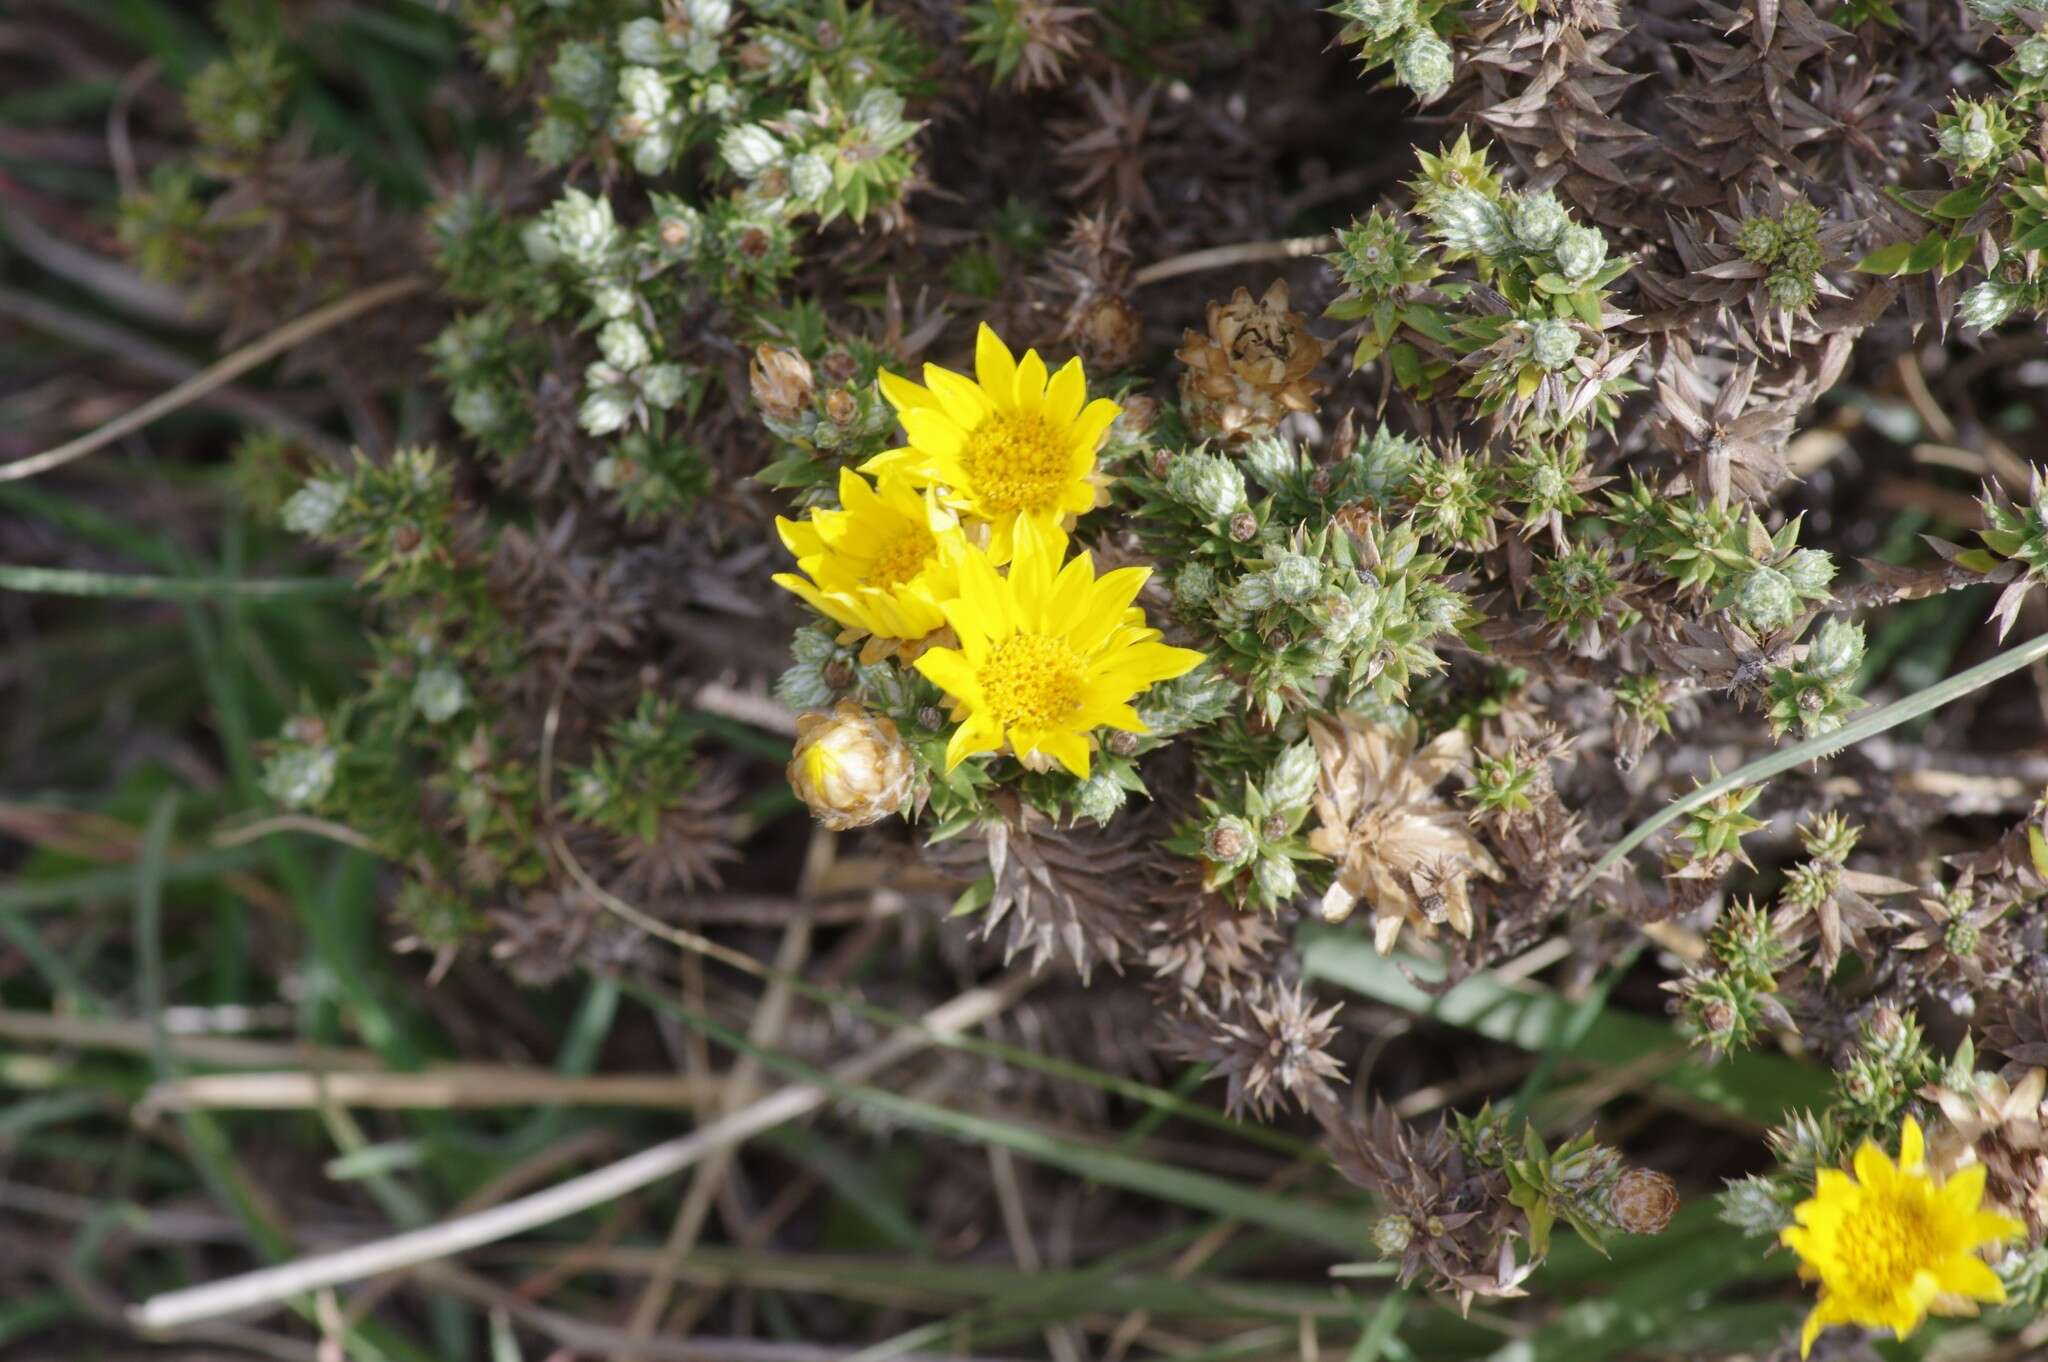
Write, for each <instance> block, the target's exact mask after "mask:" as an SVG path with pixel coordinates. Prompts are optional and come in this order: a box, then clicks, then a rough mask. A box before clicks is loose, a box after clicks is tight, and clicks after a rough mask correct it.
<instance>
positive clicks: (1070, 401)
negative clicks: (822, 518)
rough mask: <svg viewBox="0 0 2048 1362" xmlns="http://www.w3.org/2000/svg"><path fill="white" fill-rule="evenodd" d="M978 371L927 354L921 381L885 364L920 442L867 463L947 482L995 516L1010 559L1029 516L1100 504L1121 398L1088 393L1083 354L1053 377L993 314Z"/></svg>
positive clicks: (981, 516) (996, 537) (996, 538)
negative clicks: (995, 324) (1107, 445)
mask: <svg viewBox="0 0 2048 1362" xmlns="http://www.w3.org/2000/svg"><path fill="white" fill-rule="evenodd" d="M974 374H975V376H974V378H972V379H970V378H968V377H967V376H966V375H965V374H956V373H954V372H953V371H952V370H950V369H942V368H940V367H939V366H938V365H936V364H927V365H925V366H924V386H922V387H920V386H919V385H917V384H915V383H912V382H911V381H910V380H909V379H906V378H902V377H899V376H898V375H896V374H892V373H890V372H888V371H887V370H883V372H882V376H881V382H882V395H883V396H884V397H886V398H888V399H889V404H890V405H891V406H893V407H895V408H896V414H897V417H898V419H899V420H901V421H902V422H903V430H904V433H905V434H906V435H908V436H909V439H910V443H909V444H907V445H905V446H903V447H902V448H900V449H891V450H888V451H886V452H884V453H881V454H878V455H876V456H875V457H874V458H872V459H870V460H868V461H867V462H866V463H865V464H863V465H862V466H861V471H863V472H867V473H875V474H878V475H879V474H882V473H885V472H889V473H901V474H903V475H904V476H907V477H909V478H910V479H912V480H913V481H914V482H916V483H918V484H919V485H925V484H932V483H936V484H939V485H941V486H943V487H945V488H946V489H947V492H946V495H947V498H948V500H949V501H950V502H951V503H952V504H954V505H956V506H958V507H959V508H960V509H961V510H963V511H965V512H966V513H967V514H968V515H969V516H972V517H974V518H975V519H978V520H984V521H987V522H988V524H989V550H990V552H992V553H993V554H994V555H995V556H996V561H998V562H1001V561H1003V560H1005V559H1007V558H1008V557H1009V556H1010V540H1011V536H1012V534H1013V533H1014V529H1015V526H1016V524H1017V522H1018V521H1019V520H1020V519H1028V520H1030V521H1032V522H1034V523H1035V524H1037V525H1038V526H1039V527H1040V528H1041V529H1046V530H1050V529H1054V528H1058V527H1061V526H1063V525H1064V524H1066V523H1067V522H1068V519H1069V517H1072V516H1077V515H1079V514H1081V513H1082V512H1083V511H1086V510H1089V509H1090V508H1091V507H1093V506H1094V505H1095V504H1096V491H1097V485H1096V482H1095V480H1094V479H1093V478H1092V477H1091V474H1092V473H1093V472H1094V470H1095V447H1096V446H1097V445H1099V444H1101V443H1102V437H1103V435H1104V434H1105V433H1106V432H1107V431H1108V430H1109V427H1110V423H1111V422H1113V421H1115V420H1116V418H1117V413H1118V411H1119V410H1121V408H1119V407H1118V406H1117V404H1116V403H1114V402H1112V401H1110V400H1109V399H1108V398H1106V397H1098V398H1096V399H1095V400H1094V401H1092V402H1091V401H1089V400H1088V382H1087V379H1086V378H1084V377H1083V376H1082V373H1081V361H1080V360H1078V359H1073V360H1068V361H1067V363H1066V365H1065V367H1063V368H1062V369H1061V370H1060V371H1059V372H1058V373H1056V374H1054V375H1052V376H1051V377H1050V378H1047V377H1046V369H1045V361H1044V360H1042V359H1040V358H1039V357H1038V352H1037V351H1036V350H1026V351H1025V352H1024V358H1023V359H1022V360H1018V359H1016V358H1014V357H1013V356H1012V355H1011V354H1010V349H1009V347H1008V346H1006V345H1004V344H1003V343H1002V341H1001V340H1000V339H998V338H997V336H996V333H995V332H994V331H991V330H990V329H989V327H988V324H987V323H986V322H984V323H982V327H981V331H980V333H979V335H978V336H977V337H976V340H975V346H974Z"/></svg>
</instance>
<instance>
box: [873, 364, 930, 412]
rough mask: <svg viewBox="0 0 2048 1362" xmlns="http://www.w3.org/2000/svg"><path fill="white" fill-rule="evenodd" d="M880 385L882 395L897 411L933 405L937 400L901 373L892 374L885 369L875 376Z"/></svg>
mask: <svg viewBox="0 0 2048 1362" xmlns="http://www.w3.org/2000/svg"><path fill="white" fill-rule="evenodd" d="M876 378H877V381H878V382H880V383H881V385H882V396H883V397H885V398H887V399H888V401H889V405H890V406H892V407H894V408H896V410H897V411H898V412H905V411H911V410H914V409H915V408H918V407H935V406H937V405H938V404H939V400H938V399H937V398H936V397H933V396H932V395H931V394H930V393H928V392H926V391H925V390H924V389H923V388H920V387H919V386H918V385H917V384H915V383H912V382H911V381H910V380H909V379H907V378H905V377H903V376H902V375H901V374H892V373H890V372H889V371H888V370H887V369H884V370H882V372H881V373H880V374H878V375H877V376H876Z"/></svg>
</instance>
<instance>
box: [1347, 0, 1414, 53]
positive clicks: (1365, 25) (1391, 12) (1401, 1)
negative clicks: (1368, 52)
mask: <svg viewBox="0 0 2048 1362" xmlns="http://www.w3.org/2000/svg"><path fill="white" fill-rule="evenodd" d="M1331 12H1332V13H1333V14H1335V15H1336V16H1337V17H1338V18H1340V19H1344V20H1348V21H1349V22H1351V23H1354V24H1356V25H1358V27H1359V29H1360V30H1361V32H1362V36H1364V37H1365V38H1367V39H1368V40H1370V41H1372V42H1376V43H1383V42H1385V41H1387V39H1389V38H1391V37H1393V36H1394V35H1396V34H1397V33H1399V32H1401V30H1403V29H1405V28H1407V27H1408V26H1409V25H1411V24H1413V23H1414V22H1415V21H1416V14H1415V0H1343V3H1342V4H1340V5H1338V6H1337V7H1336V8H1335V9H1334V10H1332V11H1331Z"/></svg>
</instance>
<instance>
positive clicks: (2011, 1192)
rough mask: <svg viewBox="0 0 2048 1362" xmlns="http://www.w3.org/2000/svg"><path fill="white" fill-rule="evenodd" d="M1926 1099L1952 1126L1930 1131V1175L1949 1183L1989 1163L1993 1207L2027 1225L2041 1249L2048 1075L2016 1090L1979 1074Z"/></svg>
mask: <svg viewBox="0 0 2048 1362" xmlns="http://www.w3.org/2000/svg"><path fill="white" fill-rule="evenodd" d="M1920 1095H1921V1096H1922V1097H1924V1098H1926V1099H1927V1100H1928V1101H1930V1102H1932V1103H1934V1104H1935V1105H1936V1106H1938V1107H1940V1108H1941V1114H1942V1117H1943V1118H1944V1122H1945V1124H1943V1125H1939V1126H1936V1127H1935V1128H1934V1129H1933V1130H1931V1131H1929V1132H1928V1138H1927V1164H1928V1168H1929V1170H1930V1171H1932V1172H1934V1173H1935V1174H1936V1175H1938V1176H1944V1177H1945V1176H1948V1175H1950V1174H1953V1173H1955V1172H1957V1171H1959V1170H1960V1169H1963V1168H1966V1167H1968V1166H1969V1165H1971V1164H1973V1163H1977V1164H1982V1165H1983V1166H1984V1174H1985V1180H1984V1192H1985V1198H1984V1199H1985V1202H1986V1203H1987V1205H1989V1206H1990V1207H1993V1208H1996V1209H1999V1210H2003V1211H2005V1212H2007V1213H2008V1214H2011V1215H2015V1216H2018V1217H2019V1218H2020V1219H2022V1220H2024V1221H2025V1222H2026V1224H2027V1235H2028V1238H2029V1240H2030V1241H2031V1242H2033V1243H2036V1244H2038V1243H2040V1242H2041V1240H2042V1238H2043V1236H2044V1235H2048V1069H2029V1070H2027V1071H2026V1072H2025V1073H2024V1075H2022V1076H2021V1078H2020V1079H2019V1081H2017V1082H2014V1083H2008V1082H2007V1081H2006V1080H2005V1079H2003V1078H1999V1077H1996V1076H1994V1075H1992V1074H1973V1075H1971V1078H1970V1082H1969V1083H1968V1084H1966V1085H1963V1086H1962V1087H1960V1088H1948V1087H1940V1086H1935V1087H1928V1088H1924V1089H1922V1090H1921V1093H1920Z"/></svg>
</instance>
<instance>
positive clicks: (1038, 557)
mask: <svg viewBox="0 0 2048 1362" xmlns="http://www.w3.org/2000/svg"><path fill="white" fill-rule="evenodd" d="M1013 538H1014V544H1015V554H1014V556H1013V557H1012V558H1011V560H1010V570H1009V575H1008V576H1007V577H1004V576H999V575H998V574H997V572H996V567H995V564H994V563H993V562H992V561H991V560H990V556H989V555H988V554H985V553H982V552H980V551H978V550H973V549H970V550H969V551H968V552H967V553H966V554H964V555H963V556H962V557H961V559H960V569H959V582H960V595H959V598H958V599H956V600H951V601H946V602H944V603H943V604H942V605H941V607H940V608H941V609H942V610H943V611H944V612H945V616H946V619H947V621H948V622H949V623H951V624H952V626H953V632H954V633H956V634H957V635H959V638H960V646H959V647H958V648H957V649H956V648H945V647H938V648H932V649H929V650H928V651H926V652H925V653H924V654H923V655H922V656H920V657H919V658H918V659H917V664H916V665H917V669H918V670H919V671H920V672H923V673H924V674H925V676H926V677H928V678H929V679H930V680H931V682H932V683H933V684H934V685H936V686H937V687H938V688H939V689H940V690H942V691H944V692H945V693H946V694H947V695H948V696H949V697H951V699H952V701H953V710H954V717H955V718H956V719H957V720H959V723H960V726H959V728H958V729H956V730H955V731H954V733H953V737H952V740H951V741H950V742H949V743H948V744H947V747H946V769H948V770H951V769H952V768H953V767H955V766H958V765H959V764H960V763H961V761H963V760H964V759H965V758H967V757H969V756H972V755H974V754H975V753H977V752H996V751H1001V750H1004V749H1005V748H1007V750H1009V751H1010V752H1012V753H1014V754H1015V755H1016V756H1017V758H1018V759H1019V760H1020V761H1022V762H1023V763H1024V764H1025V765H1026V766H1029V767H1031V768H1032V769H1034V770H1046V769H1049V768H1050V767H1051V766H1052V765H1053V763H1055V762H1056V763H1058V764H1059V765H1061V766H1063V767H1065V768H1066V769H1067V770H1069V771H1071V772H1073V773H1074V774H1075V775H1077V776H1086V775H1087V774H1088V766H1089V751H1090V748H1089V737H1088V735H1089V733H1090V732H1091V731H1092V730H1094V729H1097V728H1115V729H1121V730H1123V731H1124V732H1126V733H1143V732H1145V731H1146V728H1145V724H1144V721H1143V720H1142V719H1140V718H1139V717H1138V712H1137V711H1136V710H1134V709H1132V708H1131V704H1130V701H1131V700H1132V699H1133V698H1134V697H1135V696H1137V695H1138V694H1139V693H1141V692H1142V691H1144V690H1145V689H1146V688H1147V687H1149V686H1151V685H1152V684H1153V683H1154V682H1158V681H1164V680H1167V679H1169V678H1171V677H1175V676H1180V675H1182V674H1183V673H1186V672H1188V671H1191V670H1193V669H1194V668H1195V667H1196V666H1197V665H1199V664H1200V663H1201V661H1202V654H1200V653H1198V652H1195V651H1194V650H1193V649H1190V648H1174V647H1170V646H1168V645H1167V644H1164V643H1161V642H1160V641H1159V631H1158V630H1156V629H1150V628H1147V627H1146V626H1145V620H1144V613H1143V611H1141V610H1140V609H1138V608H1137V607H1135V606H1133V605H1132V604H1131V602H1132V601H1133V600H1134V599H1135V598H1136V597H1137V594H1138V589H1139V588H1140V587H1142V586H1143V585H1144V584H1145V579H1146V578H1147V577H1148V576H1149V575H1150V569H1148V568H1119V569H1117V570H1116V571H1115V572H1111V573H1106V574H1104V575H1103V576H1101V577H1097V576H1096V575H1095V566H1094V563H1093V561H1092V560H1091V559H1090V557H1089V555H1088V554H1086V553H1080V554H1076V555H1075V556H1074V558H1073V559H1072V560H1071V561H1069V562H1068V563H1067V564H1066V565H1065V566H1064V567H1062V566H1061V565H1060V555H1061V554H1062V553H1063V552H1064V551H1065V537H1064V536H1063V535H1061V534H1059V532H1058V531H1057V530H1054V531H1049V532H1048V531H1045V530H1042V529H1041V528H1040V527H1039V525H1038V524H1037V522H1036V521H1035V520H1033V519H1031V518H1029V517H1022V518H1019V519H1018V521H1017V522H1016V526H1015V531H1014V536H1013Z"/></svg>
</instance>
